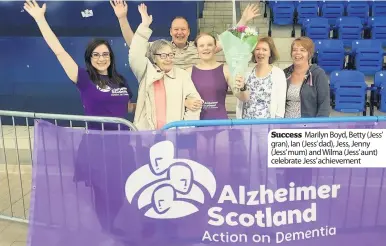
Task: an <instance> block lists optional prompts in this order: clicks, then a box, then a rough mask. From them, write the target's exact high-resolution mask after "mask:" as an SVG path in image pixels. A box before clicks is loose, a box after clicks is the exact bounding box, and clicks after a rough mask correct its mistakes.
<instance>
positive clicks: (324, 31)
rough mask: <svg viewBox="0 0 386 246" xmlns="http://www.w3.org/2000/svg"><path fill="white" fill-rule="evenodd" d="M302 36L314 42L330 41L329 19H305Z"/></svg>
mask: <svg viewBox="0 0 386 246" xmlns="http://www.w3.org/2000/svg"><path fill="white" fill-rule="evenodd" d="M302 35H303V36H307V37H309V38H311V39H312V40H314V41H316V40H320V39H329V38H330V24H329V23H328V19H327V18H322V17H316V18H307V19H304V21H303V25H302Z"/></svg>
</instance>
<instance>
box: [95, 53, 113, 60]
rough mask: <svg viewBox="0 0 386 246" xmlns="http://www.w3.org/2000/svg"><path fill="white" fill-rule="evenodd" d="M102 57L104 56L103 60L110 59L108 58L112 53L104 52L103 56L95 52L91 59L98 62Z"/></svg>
mask: <svg viewBox="0 0 386 246" xmlns="http://www.w3.org/2000/svg"><path fill="white" fill-rule="evenodd" d="M101 56H103V58H105V59H108V58H110V53H109V52H104V53H103V54H99V53H96V52H94V53H92V54H91V57H92V58H93V59H96V60H97V59H99V58H100V57H101Z"/></svg>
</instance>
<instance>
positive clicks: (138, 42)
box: [129, 4, 201, 130]
mask: <svg viewBox="0 0 386 246" xmlns="http://www.w3.org/2000/svg"><path fill="white" fill-rule="evenodd" d="M138 10H139V12H140V14H141V18H142V23H141V24H140V25H139V26H138V28H137V31H136V32H135V34H134V37H133V40H132V42H131V46H130V51H129V63H130V67H131V69H132V71H133V73H134V75H135V76H136V78H137V79H138V81H139V89H138V100H137V107H136V111H135V117H134V124H135V125H136V126H137V128H138V129H139V130H156V129H160V128H162V127H163V126H164V125H165V124H167V123H169V122H172V121H180V120H199V119H200V112H201V111H200V110H198V111H191V110H189V109H186V110H185V106H184V101H185V98H188V97H189V98H196V99H201V98H200V95H199V94H198V92H197V90H196V88H195V87H194V84H193V82H192V79H191V76H190V74H189V73H188V72H186V71H185V70H183V69H181V68H178V67H176V66H174V62H173V58H174V53H173V48H172V46H171V44H170V42H169V41H166V40H157V41H155V42H154V43H153V44H152V45H151V46H150V48H149V49H148V43H149V38H150V36H151V33H152V31H151V29H150V28H149V26H150V24H151V23H152V21H153V17H152V16H149V15H148V13H147V7H146V5H144V4H141V5H139V6H138Z"/></svg>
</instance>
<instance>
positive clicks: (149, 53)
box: [146, 39, 173, 64]
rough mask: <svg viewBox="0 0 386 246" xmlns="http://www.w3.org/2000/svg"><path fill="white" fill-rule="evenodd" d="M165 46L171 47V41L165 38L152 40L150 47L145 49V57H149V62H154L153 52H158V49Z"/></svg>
mask: <svg viewBox="0 0 386 246" xmlns="http://www.w3.org/2000/svg"><path fill="white" fill-rule="evenodd" d="M165 46H169V47H170V48H172V49H173V46H172V43H171V42H170V41H168V40H166V39H159V40H156V41H154V42H153V43H152V44H151V46H150V48H149V49H148V51H147V55H146V56H147V58H149V60H150V62H151V63H153V64H155V55H154V54H156V53H158V51H159V50H160V49H162V48H163V47H165Z"/></svg>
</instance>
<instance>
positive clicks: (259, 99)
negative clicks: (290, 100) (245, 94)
mask: <svg viewBox="0 0 386 246" xmlns="http://www.w3.org/2000/svg"><path fill="white" fill-rule="evenodd" d="M255 69H256V68H254V69H253V70H252V72H251V74H250V75H249V77H248V80H247V83H246V87H247V90H249V92H250V97H249V100H248V101H247V102H246V103H244V108H243V119H256V118H270V117H271V114H270V105H271V92H272V71H271V72H270V73H269V74H268V75H267V76H266V77H264V78H258V77H256V71H255Z"/></svg>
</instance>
